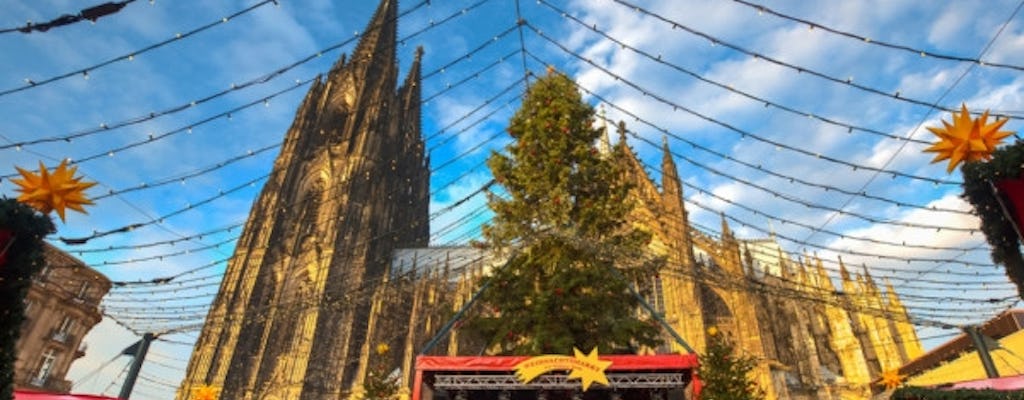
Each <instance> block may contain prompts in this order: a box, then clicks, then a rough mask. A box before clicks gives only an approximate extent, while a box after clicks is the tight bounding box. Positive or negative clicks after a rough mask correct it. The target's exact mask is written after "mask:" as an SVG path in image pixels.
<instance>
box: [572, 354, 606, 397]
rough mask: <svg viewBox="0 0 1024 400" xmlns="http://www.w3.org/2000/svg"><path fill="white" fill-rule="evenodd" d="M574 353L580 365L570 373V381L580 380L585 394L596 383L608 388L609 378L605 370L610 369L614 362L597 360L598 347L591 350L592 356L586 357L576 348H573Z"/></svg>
mask: <svg viewBox="0 0 1024 400" xmlns="http://www.w3.org/2000/svg"><path fill="white" fill-rule="evenodd" d="M572 352H573V355H575V356H576V361H578V363H579V365H577V366H576V367H575V368H573V369H572V370H571V371H570V372H569V378H568V379H575V378H579V379H580V383H581V384H582V385H583V391H584V392H586V391H587V389H589V388H590V385H592V384H594V382H597V383H600V384H602V385H605V386H608V376H607V375H605V374H604V370H605V369H608V366H610V365H612V362H611V361H601V360H599V359H598V358H597V347H595V348H593V349H592V350H590V354H587V355H585V356H584V355H583V352H582V351H580V350H579V349H577V348H575V347H573V349H572Z"/></svg>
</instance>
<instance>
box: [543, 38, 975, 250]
mask: <svg viewBox="0 0 1024 400" xmlns="http://www.w3.org/2000/svg"><path fill="white" fill-rule="evenodd" d="M531 56H533V55H532V54H531ZM533 57H535V56H533ZM538 62H540V60H539V59H538ZM576 86H577V87H578V88H580V89H581V90H583V91H585V92H587V93H588V94H590V95H592V96H594V97H595V98H597V99H599V100H601V101H602V102H604V103H605V104H608V105H610V106H611V107H613V108H615V109H617V110H620V111H622V112H624V113H626V114H628V115H630V116H632V117H634V119H636V120H637V121H640V122H642V123H644V124H646V125H649V126H651V127H653V128H655V129H657V130H659V131H661V132H663V133H666V134H667V135H669V136H671V137H673V138H674V139H678V140H681V141H684V142H686V143H687V144H689V145H690V146H691V147H694V148H698V149H701V150H704V151H707V152H709V153H712V154H714V155H717V156H720V157H722V158H725V159H728V160H730V161H734V162H737V163H740V164H742V165H745V166H748V167H751V168H755V169H758V170H760V171H764V172H767V173H769V174H771V175H773V176H776V177H779V178H783V179H786V180H789V181H790V182H800V183H802V184H805V185H809V186H814V187H818V188H822V189H824V190H826V191H828V190H834V191H837V192H841V193H848V194H851V195H856V196H860V197H865V198H872V199H875V200H882V201H886V202H889V203H893V204H899V205H901V206H911V207H915V208H921V209H927V210H930V211H940V210H941V211H946V212H953V213H957V214H963V215H970V213H969V212H966V211H961V210H953V209H939V208H937V207H934V206H927V207H926V206H919V205H914V204H909V203H904V202H897V201H895V200H889V199H885V198H881V197H877V196H870V195H868V194H867V193H864V192H849V191H846V190H843V189H841V188H837V187H831V186H827V185H822V184H814V183H810V182H806V181H804V180H802V179H800V178H796V177H792V176H788V175H782V174H778V173H774V172H773V171H770V170H767V169H765V168H762V167H761V166H759V165H758V166H754V165H751V164H749V163H746V162H742V161H740V160H736V159H734V158H732V157H730V156H727V155H724V154H722V153H719V152H716V151H713V150H711V149H708V148H706V147H704V146H702V145H700V144H698V143H695V142H692V141H689V140H686V139H685V138H682V137H681V136H679V135H676V134H673V133H671V132H670V131H668V130H667V129H665V128H661V127H659V126H657V125H654V124H653V123H651V122H649V121H647V120H645V119H643V118H640V117H639V116H638V115H636V114H633V113H631V112H630V111H628V110H625V109H622V108H621V107H619V106H618V105H616V104H615V103H612V102H609V101H608V100H607V99H605V98H603V97H601V96H600V95H597V94H596V93H594V92H592V91H590V90H588V89H587V88H585V87H582V86H580V85H579V84H577V85H576ZM627 132H628V133H630V134H631V135H632V136H634V137H636V138H637V139H640V140H642V141H644V142H646V143H648V144H651V145H652V146H655V147H657V144H655V143H653V142H651V141H650V140H648V139H645V138H643V137H642V136H640V135H638V134H636V133H635V132H632V131H629V130H627ZM672 154H673V155H674V156H675V157H677V158H679V159H682V160H684V161H687V162H688V163H690V164H693V165H694V166H697V167H699V168H701V169H704V170H707V171H708V172H711V173H713V174H716V175H719V176H722V177H725V178H728V179H730V180H733V181H736V182H739V183H742V184H744V185H747V186H750V187H754V188H757V189H759V190H762V191H764V192H766V193H769V194H771V195H773V196H774V197H777V198H783V199H785V200H787V201H791V202H794V203H797V204H800V205H803V206H805V207H810V208H817V209H824V210H829V211H836V212H841V213H843V214H844V215H850V216H854V217H857V218H859V219H863V220H866V221H869V222H873V223H881V224H888V225H898V226H905V227H912V228H922V229H935V228H942V229H947V230H951V231H961V232H974V231H975V230H976V229H974V228H960V227H948V226H935V225H930V224H915V223H905V222H897V221H888V220H882V219H880V218H875V217H871V216H866V215H861V214H858V213H853V212H847V211H842V210H838V209H835V208H832V207H827V206H823V205H818V204H814V203H811V202H808V201H805V200H801V199H799V198H795V197H793V196H789V195H786V194H783V193H780V192H777V191H775V190H772V189H769V188H767V187H764V186H762V185H758V184H755V183H753V182H750V181H747V180H744V179H741V178H738V177H735V176H733V175H730V174H727V173H725V172H722V171H719V170H717V169H714V168H711V167H708V166H706V165H704V164H701V163H699V162H697V161H695V160H693V159H691V158H689V157H686V156H682V155H679V154H677V153H674V152H673V153H672ZM694 189H696V190H698V191H700V192H702V193H705V192H706V193H708V194H709V195H714V193H713V192H711V191H706V190H704V189H702V188H699V187H694ZM715 197H716V198H718V199H719V200H722V201H725V202H728V203H730V204H733V205H739V204H737V203H734V202H732V201H731V200H728V199H724V198H721V197H718V196H715ZM740 206H742V205H740ZM743 207H744V209H747V210H748V211H751V212H753V213H755V214H758V215H762V214H763V213H762V212H760V211H758V210H755V209H753V208H751V207H745V206H743ZM765 216H767V217H771V216H769V215H765ZM775 219H777V220H780V221H781V222H783V223H787V222H788V223H793V224H797V225H800V226H804V227H808V228H811V226H810V225H806V224H801V223H799V222H797V221H789V220H783V219H778V218H775ZM814 229H817V228H814ZM827 233H830V234H833V235H835V236H839V237H843V238H853V239H856V240H867V241H875V242H881V243H885V244H892V245H903V244H902V243H900V244H896V243H893V242H885V241H878V240H877V239H869V238H860V237H851V236H847V235H843V234H839V233H834V232H827ZM910 247H913V246H910ZM940 249H943V250H950V249H951V250H964V249H963V248H945V247H940Z"/></svg>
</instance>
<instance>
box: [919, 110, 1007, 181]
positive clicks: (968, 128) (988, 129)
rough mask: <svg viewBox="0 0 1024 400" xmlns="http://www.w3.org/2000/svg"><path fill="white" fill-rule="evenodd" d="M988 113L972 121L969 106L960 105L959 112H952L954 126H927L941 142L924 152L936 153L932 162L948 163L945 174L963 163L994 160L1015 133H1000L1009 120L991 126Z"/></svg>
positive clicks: (994, 122)
mask: <svg viewBox="0 0 1024 400" xmlns="http://www.w3.org/2000/svg"><path fill="white" fill-rule="evenodd" d="M988 116H989V115H988V111H987V110H986V111H985V113H984V114H982V115H981V116H980V117H978V118H977V119H974V118H971V113H970V112H968V111H967V105H966V104H961V106H960V112H959V113H956V112H954V113H953V121H952V123H949V122H946V121H945V120H943V121H942V127H941V128H936V127H928V130H929V131H931V132H932V133H934V134H935V135H936V136H938V137H939V142H938V143H935V144H933V145H931V146H930V147H928V148H927V149H925V150H924V151H925V152H929V153H936V155H935V158H934V159H933V160H932V163H937V162H940V161H942V160H947V159H948V160H949V165H948V166H947V167H946V172H947V173H948V172H953V169H955V168H956V166H957V165H959V164H960V163H961V162H973V161H981V160H988V159H991V158H992V152H993V151H995V149H996V146H997V145H999V143H1000V142H1002V141H1003V139H1005V138H1006V137H1007V136H1010V135H1012V134H1013V132H1012V131H1000V130H999V128H1002V127H1003V125H1004V124H1006V121H1008V120H1007V119H996V120H995V121H993V122H992V123H991V124H990V123H988Z"/></svg>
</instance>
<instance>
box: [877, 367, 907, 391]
mask: <svg viewBox="0 0 1024 400" xmlns="http://www.w3.org/2000/svg"><path fill="white" fill-rule="evenodd" d="M903 378H906V376H905V375H900V370H898V369H892V370H888V371H885V372H883V373H882V385H885V389H886V390H889V389H895V388H898V387H899V386H900V385H902V384H903Z"/></svg>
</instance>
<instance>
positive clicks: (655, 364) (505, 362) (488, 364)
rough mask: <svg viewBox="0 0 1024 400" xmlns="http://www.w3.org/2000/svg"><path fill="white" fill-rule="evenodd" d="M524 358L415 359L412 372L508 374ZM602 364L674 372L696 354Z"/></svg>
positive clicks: (686, 366)
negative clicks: (493, 372)
mask: <svg viewBox="0 0 1024 400" xmlns="http://www.w3.org/2000/svg"><path fill="white" fill-rule="evenodd" d="M527 358H529V357H525V356H489V357H472V356H456V357H444V356H419V357H416V369H417V370H421V371H512V370H513V368H514V367H515V365H516V364H518V363H519V362H520V361H523V360H526V359H527ZM601 359H602V360H605V361H611V362H612V365H611V366H609V367H608V371H629V370H645V371H659V370H678V369H692V368H695V367H696V366H697V355H696V354H659V355H650V356H638V355H602V356H601Z"/></svg>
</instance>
